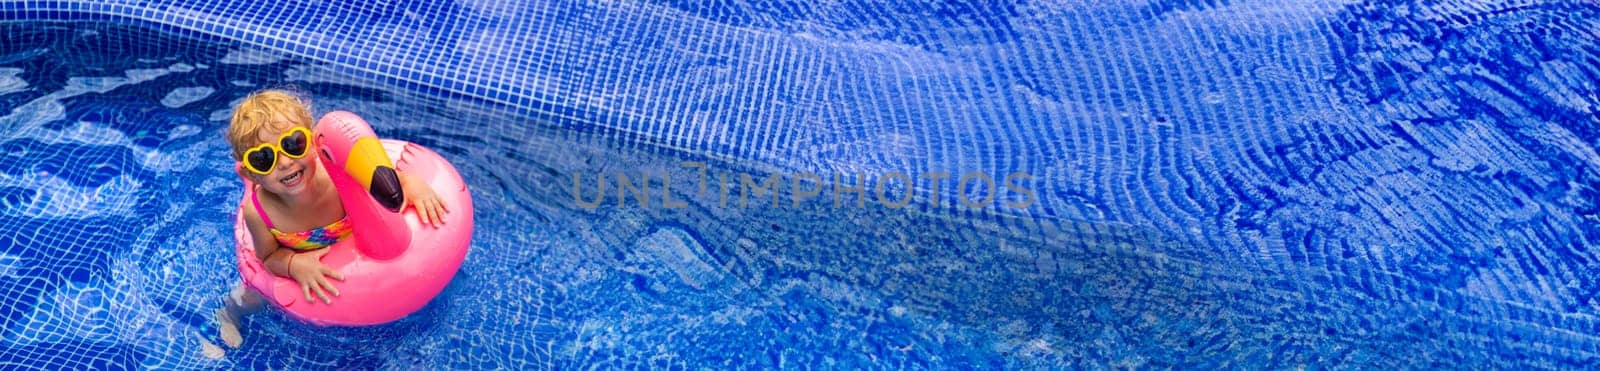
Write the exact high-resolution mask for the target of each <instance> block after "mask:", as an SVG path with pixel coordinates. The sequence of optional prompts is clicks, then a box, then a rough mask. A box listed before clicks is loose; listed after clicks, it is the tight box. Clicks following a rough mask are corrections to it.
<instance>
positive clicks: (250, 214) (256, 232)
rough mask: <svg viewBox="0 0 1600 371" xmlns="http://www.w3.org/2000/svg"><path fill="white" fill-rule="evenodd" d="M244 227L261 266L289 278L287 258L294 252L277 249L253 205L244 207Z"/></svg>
mask: <svg viewBox="0 0 1600 371" xmlns="http://www.w3.org/2000/svg"><path fill="white" fill-rule="evenodd" d="M243 214H244V225H245V227H246V229H249V230H250V239H251V240H253V241H255V247H256V258H257V259H261V265H262V266H264V267H266V268H267V271H268V272H272V274H274V275H277V276H279V277H289V258H291V257H293V255H294V252H293V251H290V250H289V249H283V248H278V241H277V240H274V239H272V233H271V232H269V231H267V223H265V222H262V221H261V212H260V211H259V210H256V208H255V205H250V204H245V205H244V210H243Z"/></svg>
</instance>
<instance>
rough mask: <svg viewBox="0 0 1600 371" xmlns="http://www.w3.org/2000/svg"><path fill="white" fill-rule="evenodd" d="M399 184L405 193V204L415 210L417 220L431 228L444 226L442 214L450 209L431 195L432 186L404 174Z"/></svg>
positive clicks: (435, 196)
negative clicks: (413, 207)
mask: <svg viewBox="0 0 1600 371" xmlns="http://www.w3.org/2000/svg"><path fill="white" fill-rule="evenodd" d="M400 182H401V184H400V187H401V188H402V189H405V192H406V204H409V205H411V206H415V207H416V208H417V219H421V220H422V223H423V224H427V225H429V226H433V227H437V226H439V225H440V224H444V214H445V213H447V212H450V209H449V208H447V207H445V204H444V199H441V198H439V195H438V194H436V193H433V186H431V185H428V183H427V182H424V181H422V180H421V179H419V178H417V177H415V176H412V175H411V174H405V173H401V174H400Z"/></svg>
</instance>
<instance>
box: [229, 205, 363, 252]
mask: <svg viewBox="0 0 1600 371" xmlns="http://www.w3.org/2000/svg"><path fill="white" fill-rule="evenodd" d="M250 202H252V203H255V205H256V213H259V214H261V221H262V222H266V223H267V230H268V231H271V232H272V238H274V239H277V240H278V245H279V246H283V247H287V248H289V249H290V250H295V251H311V250H316V249H320V248H324V247H328V246H333V243H335V242H339V240H341V239H344V238H345V237H349V236H350V233H351V232H353V231H354V229H351V227H350V222H349V220H348V219H349V218H350V217H349V216H345V217H343V218H339V220H338V221H335V222H333V223H329V224H328V225H325V226H321V227H318V228H312V229H311V230H308V231H303V232H283V231H279V230H278V228H276V227H273V226H272V219H269V218H267V212H266V211H263V210H262V209H261V198H260V197H259V196H257V195H256V193H255V192H251V193H250Z"/></svg>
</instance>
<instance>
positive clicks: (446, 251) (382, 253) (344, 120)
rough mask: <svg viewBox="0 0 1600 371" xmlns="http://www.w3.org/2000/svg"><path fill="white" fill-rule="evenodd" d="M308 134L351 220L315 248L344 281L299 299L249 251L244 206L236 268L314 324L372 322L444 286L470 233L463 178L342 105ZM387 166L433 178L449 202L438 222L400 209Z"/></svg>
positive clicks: (295, 287) (399, 313)
mask: <svg viewBox="0 0 1600 371" xmlns="http://www.w3.org/2000/svg"><path fill="white" fill-rule="evenodd" d="M314 135H315V136H316V138H317V140H316V142H317V143H316V144H317V147H316V149H317V155H318V157H320V159H321V161H322V165H323V166H324V168H325V169H327V173H328V176H329V177H330V178H332V180H333V184H334V187H335V188H337V189H338V192H339V199H340V201H341V203H342V204H343V205H344V209H345V213H346V215H347V216H348V218H349V222H350V223H351V227H352V228H353V229H354V235H353V237H351V238H346V239H344V240H341V241H339V242H338V243H336V244H334V245H333V246H330V247H328V248H329V249H331V250H329V251H328V253H327V254H326V255H324V256H323V257H322V263H323V264H326V265H328V267H330V268H332V269H334V270H336V271H338V272H340V273H342V274H344V281H343V282H340V281H334V282H333V284H334V286H335V287H338V288H339V291H340V296H338V297H333V298H332V299H333V303H332V304H325V303H322V302H320V301H306V300H305V296H304V294H303V292H302V291H301V290H300V285H299V284H298V283H296V282H295V281H294V280H293V279H290V278H287V277H279V276H277V275H274V274H272V272H269V271H267V269H266V267H265V266H263V265H262V262H261V260H260V259H258V258H256V249H255V246H254V240H253V239H251V238H250V231H249V230H248V229H247V228H246V227H245V224H244V218H243V214H240V215H239V216H238V217H236V218H235V222H234V240H235V241H236V243H237V245H238V249H237V252H238V260H239V275H240V276H241V277H242V278H243V280H244V283H245V285H246V286H248V287H250V288H251V289H254V290H255V291H256V292H258V293H260V294H261V296H262V297H264V298H266V299H267V301H269V302H271V303H274V304H277V305H278V307H279V308H282V309H283V310H284V311H285V312H286V313H287V314H288V315H289V316H291V317H294V318H298V319H300V320H304V321H307V322H310V323H313V324H317V325H322V326H366V325H377V324H383V323H388V322H392V321H394V320H398V319H400V318H404V317H405V316H407V315H410V314H411V313H413V312H416V311H417V310H418V309H421V308H422V307H423V306H424V305H426V304H427V303H428V302H429V301H431V300H433V298H434V297H435V296H438V295H439V292H440V291H443V290H444V287H445V285H447V284H449V283H450V280H451V279H452V278H453V277H455V274H456V271H457V269H459V268H460V267H461V262H462V261H463V260H465V259H466V256H467V246H468V245H469V244H470V242H471V241H470V240H471V238H472V197H471V195H470V194H469V193H468V191H467V185H466V183H465V182H463V181H462V180H461V175H460V174H459V173H457V172H456V169H455V167H454V166H451V165H450V163H449V162H446V161H445V160H444V158H443V157H440V156H439V154H438V153H434V152H433V151H431V150H428V149H427V148H424V147H422V146H420V145H417V144H414V143H408V142H404V141H397V140H379V139H378V138H377V136H376V135H375V134H373V132H372V128H371V127H370V126H368V125H367V122H366V121H365V120H362V119H361V117H359V116H356V115H355V114H353V113H350V112H344V111H335V112H330V113H328V114H327V115H324V116H322V119H321V120H319V121H318V122H317V127H316V129H315V134H314ZM391 158H392V159H394V161H393V162H390V161H389V159H391ZM338 170H343V171H338ZM395 170H398V171H400V172H404V173H407V174H412V175H415V176H417V177H419V178H421V179H423V180H424V181H425V182H427V183H428V184H429V185H432V186H433V190H434V192H435V193H437V194H438V197H439V198H440V199H441V200H443V201H444V202H445V204H446V205H447V207H448V208H449V212H448V213H446V214H445V215H444V223H443V224H442V225H439V226H438V227H437V228H435V227H430V226H425V225H422V224H421V222H420V220H419V219H418V218H417V215H416V209H415V208H404V205H405V204H404V200H403V198H401V197H402V196H403V193H402V191H401V190H400V188H399V184H398V178H397V177H396V176H395V175H394V172H395ZM254 188H255V187H252V186H249V185H247V186H246V187H245V194H244V198H243V199H242V200H241V203H240V205H241V206H242V205H244V204H245V203H248V202H250V197H251V194H250V193H251V192H252V190H253V189H254ZM240 210H241V211H242V210H243V207H241V208H240Z"/></svg>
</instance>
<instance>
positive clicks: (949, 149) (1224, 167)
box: [0, 1, 1600, 369]
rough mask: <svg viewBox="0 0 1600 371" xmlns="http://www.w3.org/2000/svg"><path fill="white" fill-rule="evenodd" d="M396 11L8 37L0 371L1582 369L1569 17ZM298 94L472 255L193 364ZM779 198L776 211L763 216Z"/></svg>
mask: <svg viewBox="0 0 1600 371" xmlns="http://www.w3.org/2000/svg"><path fill="white" fill-rule="evenodd" d="M280 5H281V6H280ZM384 5H385V6H382V7H376V6H374V7H360V6H349V5H340V4H322V3H309V2H308V3H299V2H295V3H286V4H275V5H274V6H272V7H259V6H254V5H251V4H248V3H245V2H232V1H212V2H204V3H198V4H185V3H180V2H168V1H127V2H94V3H90V2H76V1H49V2H46V1H0V16H3V17H0V18H3V19H7V20H8V21H7V22H4V23H0V35H3V36H4V38H3V39H0V111H3V112H0V114H3V115H4V116H0V128H4V129H5V130H4V131H3V132H0V149H4V151H0V231H3V232H4V233H0V276H3V277H4V278H5V279H4V280H0V298H5V299H3V301H0V335H3V336H0V365H3V366H31V367H41V368H85V367H89V368H97V369H98V368H110V367H115V366H124V367H138V366H145V367H157V368H209V367H243V368H313V367H315V368H324V367H348V368H378V367H386V368H408V367H424V368H450V369H455V368H490V367H505V368H517V369H520V368H533V367H559V368H574V367H587V366H598V367H608V368H609V367H629V366H633V367H639V366H644V367H652V368H656V367H671V366H691V367H719V366H735V367H746V368H748V367H763V368H767V367H785V368H792V367H801V366H820V367H827V368H838V367H852V368H857V367H862V368H895V369H900V368H995V367H1006V368H1044V369H1055V368H1075V367H1076V368H1087V367H1104V366H1112V367H1118V366H1132V367H1140V366H1146V367H1183V368H1194V367H1246V368H1263V367H1273V368H1286V367H1296V366H1300V365H1343V366H1356V367H1373V368H1391V367H1394V368H1399V367H1405V368H1411V367H1419V366H1421V367H1427V366H1423V365H1441V366H1456V367H1463V366H1465V367H1472V366H1484V367H1495V368H1510V367H1517V366H1533V367H1540V368H1575V367H1584V366H1589V367H1593V366H1594V365H1593V364H1594V362H1595V358H1596V357H1594V354H1595V353H1596V352H1597V351H1600V350H1597V349H1596V348H1597V341H1596V340H1595V339H1594V336H1593V335H1591V334H1594V333H1597V330H1600V326H1597V323H1596V320H1595V315H1596V313H1597V307H1596V306H1597V305H1600V302H1596V301H1595V296H1596V294H1597V293H1600V284H1597V283H1596V279H1597V278H1600V270H1597V267H1596V265H1595V263H1594V262H1595V260H1594V259H1595V258H1594V257H1593V254H1592V252H1591V250H1588V249H1589V247H1590V246H1594V245H1595V244H1596V242H1597V240H1600V220H1597V218H1600V216H1597V210H1600V207H1596V205H1595V203H1596V200H1597V199H1600V198H1597V197H1596V196H1597V194H1596V192H1595V186H1596V184H1600V182H1596V178H1597V175H1596V173H1595V171H1594V170H1595V169H1596V166H1597V165H1600V155H1596V153H1595V150H1594V148H1595V146H1596V144H1597V143H1600V114H1597V113H1596V101H1597V99H1596V95H1597V92H1600V87H1597V86H1596V83H1595V81H1600V44H1596V41H1595V40H1597V39H1600V35H1597V34H1595V33H1594V31H1593V30H1596V29H1600V27H1596V26H1597V25H1596V23H1600V18H1596V12H1597V11H1600V7H1597V6H1595V5H1593V4H1591V3H1585V2H1578V1H1567V2H1563V1H1544V2H1515V3H1477V2H1446V3H1442V4H1426V3H1421V2H1404V1H1378V2H1337V3H1332V2H1299V1H1291V2H1277V3H1272V4H1238V3H1233V2H1226V1H1206V2H1160V1H1153V2H1140V1H1130V2H1122V3H1115V4H1095V5H1068V4H1057V5H1048V4H1015V3H1006V2H976V3H965V2H884V3H836V4H805V3H787V2H769V3H760V4H738V3H729V4H699V3H689V2H604V3H593V4H588V5H571V4H544V3H537V4H525V5H500V4H498V3H495V2H478V1H458V2H411V1H392V2H386V3H384ZM63 21H74V23H65V22H63ZM281 85H293V86H296V87H298V88H300V89H303V90H305V91H306V92H308V93H309V94H310V95H311V96H312V98H313V100H314V106H315V110H316V111H317V113H319V114H320V113H322V112H326V111H328V110H333V109H345V110H351V111H354V112H357V113H360V114H362V115H363V116H366V117H367V118H368V120H369V121H371V122H373V123H374V125H375V126H376V129H377V131H378V132H379V134H380V135H382V136H385V137H394V138H401V139H405V140H410V141H414V142H417V143H420V144H423V145H427V146H429V147H431V148H434V149H435V150H437V151H438V152H439V153H441V154H442V155H444V156H445V157H446V158H448V159H450V160H452V161H454V163H455V164H456V166H457V167H458V168H459V169H460V170H461V172H462V175H463V177H464V178H465V180H466V181H467V183H468V184H469V185H471V186H472V187H473V197H474V203H475V204H476V205H477V210H476V214H475V217H476V219H477V230H476V231H475V234H474V239H473V250H472V252H471V254H470V255H469V256H468V258H467V261H466V263H465V264H464V265H463V267H462V269H461V272H460V273H459V274H458V275H457V277H456V279H455V281H454V282H453V283H452V284H451V286H449V287H448V288H447V289H446V290H445V292H444V293H443V294H441V295H440V297H439V298H438V299H436V300H435V301H434V302H433V303H431V304H430V305H429V306H428V307H426V308H424V309H423V310H422V311H421V312H419V313H417V314H416V315H413V316H411V317H408V318H406V319H404V320H402V321H400V322H397V323H394V324H390V325H384V326H377V327H372V328H341V329H320V328H313V327H309V326H304V325H301V324H298V323H296V322H294V321H292V320H288V319H285V318H283V317H282V316H281V315H277V314H268V315H264V316H258V317H255V318H251V319H250V320H248V323H247V324H246V331H247V334H246V345H245V346H244V347H243V348H240V349H236V350H229V351H228V353H227V355H226V357H225V358H223V359H220V360H213V359H208V358H206V357H203V356H201V346H202V345H201V344H202V343H204V342H210V343H216V342H217V341H216V339H215V335H214V334H213V332H215V329H214V327H211V326H210V325H209V324H208V323H209V315H210V313H211V311H213V310H215V309H216V308H217V307H218V306H219V305H220V300H219V299H220V297H221V296H222V295H223V293H225V292H226V291H227V290H228V289H229V288H230V287H231V286H232V285H233V283H234V282H236V281H237V273H236V272H235V271H233V270H232V267H233V257H232V255H231V253H230V250H229V249H230V248H231V247H230V246H231V237H230V234H229V232H230V231H229V228H231V221H232V219H231V217H232V212H233V207H234V205H233V201H234V200H237V198H238V196H239V192H241V189H240V185H239V184H238V181H237V177H236V176H234V175H232V173H231V172H230V171H228V168H229V167H230V166H231V163H230V162H229V160H228V156H227V145H226V144H225V143H224V142H223V141H222V140H221V138H220V133H221V130H222V128H223V126H224V125H225V114H224V113H225V112H226V111H227V108H228V107H229V106H230V105H231V104H232V103H233V102H235V101H236V100H237V99H239V98H240V97H242V96H243V95H244V94H246V93H248V92H251V91H254V90H256V89H261V88H263V87H270V86H281ZM686 163H688V164H687V165H686ZM702 169H704V172H702ZM895 173H898V174H904V175H905V176H906V178H905V179H907V180H912V181H913V182H915V183H913V185H912V186H909V187H908V186H905V184H907V182H905V181H900V180H895V178H893V177H891V176H888V174H895ZM1013 173H1024V174H1027V175H1029V177H1028V178H1025V179H1023V178H1019V179H1014V180H1017V181H1018V182H1017V183H1015V184H1008V183H1007V182H1006V179H1005V178H1006V176H1007V175H1010V174H1013ZM702 174H704V175H705V176H707V177H705V178H701V176H702ZM769 174H777V175H778V177H777V178H775V179H778V181H777V183H775V185H774V186H775V187H776V188H772V189H770V190H771V191H774V192H776V194H779V198H778V199H777V201H770V200H772V199H771V198H760V197H770V195H768V196H757V197H755V198H749V197H744V196H746V195H745V194H744V193H741V191H740V190H744V189H746V188H741V187H744V183H741V181H743V180H744V179H741V177H743V178H748V179H751V180H753V181H754V182H755V183H757V185H759V184H760V183H759V182H760V181H761V180H763V179H765V177H766V176H767V175H769ZM938 174H946V175H949V176H950V178H949V179H946V181H947V182H950V183H954V182H955V181H957V180H960V178H962V177H964V176H965V175H967V174H984V175H985V176H987V177H989V178H990V181H991V182H992V185H993V188H989V189H990V190H992V192H984V191H979V189H981V188H982V187H956V186H951V185H950V183H946V186H945V187H943V188H940V189H935V188H934V187H932V186H931V184H929V183H928V182H926V181H927V180H929V178H930V177H937V175H938ZM602 175H603V176H608V177H610V178H609V179H611V180H612V181H616V180H618V179H617V176H619V175H622V176H629V177H632V178H633V179H635V181H636V180H637V179H638V178H653V179H654V180H655V181H656V182H657V183H654V185H653V186H649V187H645V188H646V189H647V190H648V193H644V195H645V196H644V197H637V196H629V195H624V194H623V193H619V192H617V190H615V189H612V190H610V191H598V189H597V187H595V186H593V184H596V183H591V182H595V181H596V179H598V178H599V177H600V176H602ZM808 175H816V178H808V177H807V176H808ZM574 179H577V180H576V181H575V180H574ZM663 179H672V180H663ZM698 179H706V180H708V182H706V183H701V182H698V181H695V180H698ZM721 179H732V180H731V184H733V185H732V186H731V188H734V189H736V190H735V191H733V192H731V193H721V192H719V190H720V189H721V188H725V187H722V186H721V184H720V183H719V180H721ZM796 179H799V180H800V183H798V184H802V185H803V186H804V187H798V189H799V190H808V189H813V188H808V187H810V186H812V185H815V186H816V187H817V188H815V189H818V190H819V191H818V193H817V194H816V195H815V196H813V197H811V198H807V199H802V200H799V201H796V200H797V199H800V197H797V196H796V194H795V192H797V191H796V190H795V189H791V188H785V187H789V186H791V185H793V184H797V183H792V182H793V181H795V180H796ZM968 180H972V181H975V182H976V181H977V178H975V177H973V178H968ZM857 182H865V183H857ZM878 182H882V183H884V184H887V185H888V186H887V187H885V189H884V190H882V191H880V190H878V189H876V187H875V185H876V184H877V183H878ZM623 183H624V184H627V181H623ZM962 183H964V184H974V182H962ZM976 183H981V182H976ZM703 184H704V185H708V187H707V189H706V190H704V191H702V190H701V189H700V188H698V187H699V186H700V185H703ZM854 184H865V185H864V186H863V187H862V189H861V190H859V191H858V192H859V193H855V192H852V189H851V185H854ZM1007 185H1014V186H1016V187H1006V186H1007ZM841 186H842V187H843V191H844V192H841V188H839V187H841ZM574 190H576V191H577V192H576V193H577V195H574V194H573V193H574ZM1022 191H1026V192H1022ZM599 192H608V193H606V194H607V195H608V196H607V197H608V198H606V199H603V200H602V201H603V202H601V203H599V204H594V207H592V208H591V207H586V205H590V204H591V202H592V200H594V198H593V197H594V195H595V194H598V193H599ZM802 193H803V192H802ZM876 193H882V194H885V195H890V196H894V195H900V194H910V195H911V200H910V202H908V203H907V204H906V206H905V207H892V206H895V205H896V201H898V200H900V199H899V198H893V197H889V198H880V196H876V195H875V194H876ZM990 194H995V195H997V196H996V197H993V198H989V199H987V200H984V202H966V203H963V201H971V200H983V199H985V198H987V195H990ZM724 195H726V196H724ZM835 196H840V197H842V200H843V201H842V202H839V201H834V200H833V199H834V197H835ZM869 196H870V198H868V197H869ZM1029 196H1031V197H1029ZM852 197H854V198H852ZM863 198H866V202H862V204H861V206H858V207H851V205H850V203H851V202H853V201H855V200H859V199H863ZM645 199H648V200H649V201H644V200H645ZM673 200H676V201H677V202H682V203H683V205H684V206H683V207H681V208H668V207H666V205H667V204H670V203H671V202H672V201H673ZM741 201H749V202H754V203H755V204H754V205H751V204H743V205H744V207H741V206H740V205H741ZM641 202H654V204H651V205H650V206H644V205H641V204H640V203H641ZM967 204H972V205H976V206H975V207H968V205H967ZM839 205H843V207H839ZM935 205H940V206H937V207H936V206H935Z"/></svg>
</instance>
